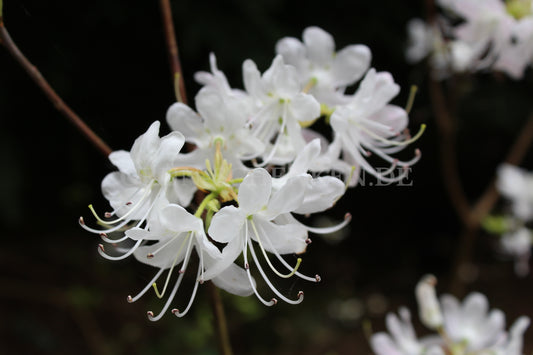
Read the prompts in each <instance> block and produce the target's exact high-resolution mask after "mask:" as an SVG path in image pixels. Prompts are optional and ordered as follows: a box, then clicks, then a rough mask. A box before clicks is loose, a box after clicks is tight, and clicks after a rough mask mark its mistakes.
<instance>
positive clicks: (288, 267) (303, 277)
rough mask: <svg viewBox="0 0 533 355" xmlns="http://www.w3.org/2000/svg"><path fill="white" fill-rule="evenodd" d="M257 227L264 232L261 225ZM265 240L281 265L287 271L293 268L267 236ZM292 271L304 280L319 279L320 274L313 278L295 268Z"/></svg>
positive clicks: (314, 280) (316, 280)
mask: <svg viewBox="0 0 533 355" xmlns="http://www.w3.org/2000/svg"><path fill="white" fill-rule="evenodd" d="M259 228H260V229H261V232H263V233H265V231H264V230H262V227H261V226H259ZM307 240H311V239H309V238H308V239H307ZM267 242H268V243H269V244H270V245H269V246H270V249H272V250H273V253H274V255H275V256H276V258H278V260H279V261H280V262H281V263H282V264H283V266H285V267H286V268H287V269H288V270H289V271H290V270H293V269H294V268H293V267H291V266H290V265H289V263H287V262H286V261H285V259H283V257H282V256H281V255H280V254H279V253H278V252H277V250H276V249H274V247H273V245H272V241H271V240H270V239H268V238H267ZM294 273H295V274H296V276H298V277H299V278H301V279H304V280H307V281H311V282H318V281H320V276H318V275H315V277H314V278H313V277H309V276H306V275H304V274H301V273H299V272H298V271H296V270H295V272H294ZM317 278H318V279H317Z"/></svg>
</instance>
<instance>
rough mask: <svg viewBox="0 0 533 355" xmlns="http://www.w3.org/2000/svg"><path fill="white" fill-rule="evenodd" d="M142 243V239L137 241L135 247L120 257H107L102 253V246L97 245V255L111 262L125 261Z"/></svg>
mask: <svg viewBox="0 0 533 355" xmlns="http://www.w3.org/2000/svg"><path fill="white" fill-rule="evenodd" d="M141 243H142V239H141V240H138V241H137V242H136V243H135V245H134V246H133V247H131V249H130V250H128V251H127V252H126V253H125V254H122V255H120V256H111V255H107V254H106V253H105V251H104V246H103V244H98V253H99V254H100V255H101V256H103V257H104V258H106V259H107V260H113V261H116V260H123V259H126V258H127V257H128V256H130V255H131V254H133V252H134V251H135V250H136V249H137V248H138V247H139V245H141Z"/></svg>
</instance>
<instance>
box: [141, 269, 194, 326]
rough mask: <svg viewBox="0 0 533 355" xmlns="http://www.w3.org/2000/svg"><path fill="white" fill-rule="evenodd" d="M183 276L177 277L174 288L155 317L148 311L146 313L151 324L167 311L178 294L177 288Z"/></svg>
mask: <svg viewBox="0 0 533 355" xmlns="http://www.w3.org/2000/svg"><path fill="white" fill-rule="evenodd" d="M183 275H185V274H181V275H180V276H179V277H178V280H177V281H176V284H175V285H174V288H173V289H172V292H171V293H170V296H168V300H167V302H166V303H165V305H164V306H163V309H162V310H161V312H160V313H159V314H158V315H157V317H154V313H153V312H152V311H149V312H148V313H147V314H148V319H150V320H151V321H152V322H156V321H158V320H160V319H161V317H163V314H164V313H165V312H166V311H167V309H168V307H169V306H170V302H172V300H173V299H174V296H176V292H178V288H179V286H180V284H181V280H183Z"/></svg>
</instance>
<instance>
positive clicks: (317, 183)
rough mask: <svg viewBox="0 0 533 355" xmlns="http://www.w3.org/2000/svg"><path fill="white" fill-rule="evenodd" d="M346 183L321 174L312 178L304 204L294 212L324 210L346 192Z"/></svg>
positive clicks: (304, 212) (302, 212) (306, 212)
mask: <svg viewBox="0 0 533 355" xmlns="http://www.w3.org/2000/svg"><path fill="white" fill-rule="evenodd" d="M345 190H346V189H345V186H344V183H343V182H342V181H341V180H339V179H337V178H335V177H333V176H320V177H318V178H315V179H311V180H310V181H309V182H308V183H307V186H306V189H305V194H304V200H303V202H302V204H301V205H300V206H299V207H298V208H296V209H294V210H293V212H294V213H299V214H308V213H316V212H321V211H324V210H326V209H328V208H330V207H331V206H333V204H334V203H335V202H336V201H337V200H338V199H339V198H340V197H341V196H342V195H343V194H344V192H345Z"/></svg>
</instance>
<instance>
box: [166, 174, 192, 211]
mask: <svg viewBox="0 0 533 355" xmlns="http://www.w3.org/2000/svg"><path fill="white" fill-rule="evenodd" d="M196 190H197V189H196V185H195V184H194V182H192V180H191V179H186V178H183V179H180V178H174V179H172V181H171V183H170V186H169V188H168V190H167V199H168V200H169V201H170V202H171V203H175V204H178V205H180V206H183V207H187V206H189V204H190V203H191V201H192V198H193V197H194V193H195V192H196Z"/></svg>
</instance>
